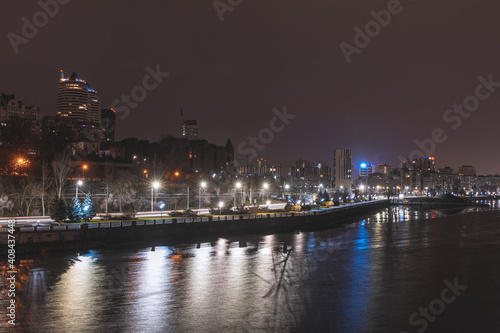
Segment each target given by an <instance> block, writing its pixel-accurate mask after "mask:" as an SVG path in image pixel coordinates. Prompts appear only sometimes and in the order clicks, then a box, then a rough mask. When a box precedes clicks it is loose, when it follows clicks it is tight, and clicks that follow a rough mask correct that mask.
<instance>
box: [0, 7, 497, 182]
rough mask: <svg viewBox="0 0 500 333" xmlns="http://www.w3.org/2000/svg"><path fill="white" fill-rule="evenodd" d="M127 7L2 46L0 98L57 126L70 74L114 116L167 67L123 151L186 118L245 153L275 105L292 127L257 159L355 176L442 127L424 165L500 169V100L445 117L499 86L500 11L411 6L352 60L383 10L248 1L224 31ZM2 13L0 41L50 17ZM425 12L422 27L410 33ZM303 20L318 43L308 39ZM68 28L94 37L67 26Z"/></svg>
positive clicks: (186, 10) (208, 14)
mask: <svg viewBox="0 0 500 333" xmlns="http://www.w3.org/2000/svg"><path fill="white" fill-rule="evenodd" d="M119 4H121V2H107V3H99V2H96V3H95V4H94V6H88V7H84V6H82V5H80V4H78V3H77V2H69V3H67V4H64V5H60V6H59V11H58V13H57V14H56V15H54V17H51V18H50V20H49V22H48V23H47V24H46V25H44V26H43V27H39V28H37V30H38V32H37V33H36V35H35V36H33V37H32V38H28V42H26V43H22V44H19V45H18V52H17V53H16V52H15V50H14V48H13V46H12V43H11V41H10V40H9V39H8V38H4V39H3V42H2V43H3V44H2V45H3V46H4V47H2V49H1V50H0V54H1V55H2V59H4V62H3V63H2V65H0V66H1V67H0V68H2V73H4V75H3V80H2V82H0V90H1V91H3V92H5V93H9V92H14V93H16V96H17V98H20V99H22V100H24V101H26V103H27V104H30V105H37V106H38V107H39V108H40V109H41V112H42V114H43V115H45V116H47V115H53V113H54V111H55V105H56V99H55V94H56V92H57V83H56V82H57V78H58V73H59V70H61V69H63V70H65V72H69V73H71V72H73V71H75V72H77V73H78V74H79V75H81V77H84V78H85V79H86V80H88V82H91V84H92V86H93V87H94V88H96V89H97V90H98V91H99V98H100V99H101V107H102V108H109V107H111V104H112V103H113V101H115V100H116V99H120V96H121V94H130V92H131V91H132V89H134V87H136V86H138V85H142V84H143V79H144V78H145V76H146V75H148V73H150V71H148V69H147V68H150V69H151V71H153V72H154V71H155V70H156V68H157V66H159V67H158V68H159V70H160V71H162V72H165V73H169V75H168V77H164V78H162V79H163V82H162V83H161V84H157V87H156V88H155V89H154V90H148V91H147V94H148V95H147V97H146V98H145V99H144V100H143V101H141V102H139V103H137V104H138V105H137V107H136V108H134V109H131V110H130V113H129V115H128V116H127V117H126V119H117V123H118V124H117V127H118V128H120V130H119V131H118V132H117V134H118V138H117V139H118V140H120V139H123V138H125V137H134V136H135V137H139V138H145V139H149V140H153V141H155V140H158V139H159V138H160V136H161V135H167V134H172V135H176V133H177V132H178V130H177V128H178V112H179V110H180V109H181V108H183V109H184V111H185V112H186V113H188V114H189V116H190V118H192V119H197V121H198V125H199V127H200V137H201V138H206V139H207V140H208V141H209V142H215V143H217V144H224V143H225V142H226V140H227V137H231V139H232V141H233V144H234V146H235V153H236V154H237V155H238V150H237V149H236V148H237V147H238V144H239V143H241V142H244V141H245V140H246V139H247V138H248V137H249V136H255V135H256V134H257V133H259V131H260V130H261V129H262V128H265V127H266V126H268V124H269V121H270V119H271V118H272V117H273V111H272V110H273V109H274V108H277V109H279V110H281V109H282V108H283V107H284V106H286V107H287V109H288V111H289V113H291V114H295V115H297V118H296V120H292V121H290V124H288V125H287V126H286V128H285V129H284V130H283V131H281V132H279V133H276V134H275V135H274V140H272V142H270V143H269V144H267V145H266V146H265V148H264V149H263V150H262V151H261V152H259V157H260V156H262V157H264V158H266V159H268V160H276V161H284V162H286V163H293V162H294V161H295V160H297V159H299V158H303V159H307V160H325V161H327V162H328V163H329V164H331V155H332V150H333V149H334V148H335V147H349V148H350V149H352V152H353V162H354V164H355V165H356V164H358V163H359V162H361V161H369V162H370V163H375V164H378V163H390V164H391V165H393V166H395V165H397V164H398V163H399V160H398V156H409V155H410V154H411V153H412V151H414V150H416V149H419V147H418V146H417V145H416V144H415V140H418V141H419V142H423V141H425V140H428V139H430V138H432V137H433V131H434V130H435V129H438V128H440V129H443V131H444V133H443V134H442V135H445V136H446V137H447V140H445V141H444V142H443V143H439V144H435V151H434V152H433V153H432V154H425V155H433V156H436V157H437V161H438V166H439V167H444V166H451V167H454V168H458V167H460V166H461V165H470V164H472V165H474V166H475V167H476V169H477V173H478V174H496V173H498V172H499V170H500V157H497V156H496V154H494V153H493V152H494V151H495V150H494V149H495V148H496V146H497V145H498V139H497V138H496V137H495V136H493V135H491V134H492V133H494V131H495V130H496V126H495V125H496V122H495V120H496V114H495V110H497V109H498V107H499V106H500V97H497V93H495V92H494V91H493V92H491V95H490V96H489V97H488V98H487V99H485V100H484V101H481V105H480V106H479V109H478V110H477V111H475V113H470V115H468V116H467V118H465V117H463V118H462V119H457V120H454V121H450V122H446V121H445V120H444V117H445V115H446V113H447V111H448V110H449V109H451V110H453V109H454V104H461V103H464V101H465V100H466V99H467V97H468V96H470V95H473V94H474V93H475V90H476V87H477V85H478V84H479V83H480V82H481V81H480V80H479V79H478V78H480V77H482V78H483V79H484V80H486V81H488V78H489V76H491V78H492V79H491V80H492V81H493V82H497V80H499V79H497V77H499V78H500V76H497V73H499V68H498V64H497V61H496V56H495V55H496V54H498V46H497V45H496V44H495V43H489V42H487V41H488V40H492V39H493V38H494V31H497V30H498V29H496V28H497V27H498V25H499V23H498V22H497V20H496V18H495V15H494V13H495V12H496V10H495V9H496V8H497V6H498V4H492V3H489V2H487V1H475V2H472V1H466V2H464V3H461V4H459V5H454V6H445V5H443V4H430V3H424V2H412V3H404V4H403V8H404V10H403V11H402V12H400V13H399V14H397V15H393V17H392V21H391V22H390V24H389V25H388V26H387V27H384V28H383V29H382V30H381V31H380V34H379V35H377V36H375V37H373V38H371V41H370V43H369V45H368V46H366V47H365V48H363V49H362V50H361V52H359V53H356V54H352V56H351V58H352V59H351V60H352V61H351V62H350V63H347V62H346V58H345V55H344V54H343V52H342V49H341V48H339V45H340V44H341V43H342V42H345V43H348V44H350V45H354V44H353V38H354V37H355V33H356V32H355V30H353V28H355V27H358V26H359V27H364V25H365V24H366V23H367V22H369V21H370V20H373V17H372V15H371V14H370V12H371V11H372V10H374V11H376V12H378V11H380V10H382V9H384V8H385V7H386V6H387V2H386V1H377V2H370V3H366V4H358V5H356V6H351V5H340V4H334V3H309V4H303V3H301V2H297V4H293V3H290V2H286V3H285V2H276V3H273V4H266V5H265V6H264V7H262V6H260V5H258V4H255V3H243V4H241V5H239V6H238V7H236V8H234V11H231V12H229V11H228V12H225V13H224V15H223V16H224V20H223V21H221V20H220V17H219V15H218V13H217V12H216V11H215V10H214V8H213V5H212V3H207V4H203V5H193V4H185V3H180V4H168V5H167V4H157V3H146V4H148V6H146V5H145V4H143V3H141V4H134V3H132V4H129V5H128V6H125V7H124V8H123V10H121V11H120V16H118V17H117V16H115V15H114V14H113V13H114V9H115V6H117V5H119ZM151 6H153V7H154V9H155V10H154V11H152V10H151ZM5 10H6V12H9V13H10V14H9V17H8V18H6V20H4V21H3V22H2V23H0V25H1V27H2V28H3V30H4V31H8V32H12V33H15V34H18V35H22V27H23V24H24V23H23V21H22V20H21V19H22V18H23V17H26V18H27V20H28V21H32V17H33V15H34V14H35V13H37V11H40V10H42V9H41V7H40V6H39V5H38V4H36V3H33V4H32V5H30V6H26V5H25V4H21V3H8V4H5ZM283 13H285V14H287V16H288V17H289V18H290V19H289V20H285V21H283V20H282V21H280V24H276V22H275V21H274V18H275V17H276V16H278V15H283ZM180 14H182V15H180ZM423 15H425V18H426V25H425V26H422V25H419V26H420V29H417V30H415V29H413V26H414V25H415V24H417V23H418V22H419V20H421V18H422V17H423ZM84 17H85V19H84ZM257 17H258V18H259V20H256V19H255V18H257ZM89 19H90V20H89ZM88 22H92V23H91V24H88ZM129 22H134V23H133V24H129ZM295 22H303V23H304V24H305V25H307V26H308V29H307V30H308V31H315V32H316V34H313V35H311V34H310V33H308V34H305V33H304V32H303V31H302V29H301V26H302V25H301V24H295ZM143 23H144V24H143ZM66 24H74V25H75V26H78V25H79V24H82V26H86V29H81V31H78V30H75V29H64V28H63V27H64V26H65V25H66ZM190 25H192V26H199V25H201V26H203V27H204V29H203V30H204V31H203V32H202V33H199V32H197V33H196V34H193V32H192V31H191V30H190V29H185V28H182V27H186V26H190ZM263 27H266V28H265V29H264V28H263ZM102 31H107V32H106V33H101V32H102ZM276 35H277V36H280V38H279V39H276V38H274V36H276ZM109 36H113V38H112V39H110V38H109ZM252 36H255V37H252ZM311 36H313V37H311ZM75 42H77V43H76V44H77V45H85V46H86V47H85V48H82V47H77V46H75ZM410 46H411V47H410ZM34 50H39V51H38V53H39V54H37V61H36V62H33V61H30V60H29V59H31V58H32V57H33V54H34V53H33V51H34ZM250 52H254V53H250ZM249 54H251V55H252V56H249ZM26 77H29V80H26ZM149 85H151V86H153V85H156V84H155V82H154V81H149ZM485 92H487V90H483V91H482V93H483V94H484V93H485ZM149 115H151V117H150V116H149ZM447 115H448V116H449V117H451V116H452V115H450V114H447ZM453 116H455V117H456V116H458V114H457V113H454V114H453ZM148 119H154V120H155V121H148ZM242 119H244V120H242ZM385 120H388V121H385ZM458 121H460V123H458ZM457 126H458V127H457ZM454 127H457V128H456V129H455V128H454ZM297 133H300V135H297ZM442 135H441V136H442ZM430 147H431V146H430ZM431 148H432V147H431ZM239 156H240V157H241V154H240V155H239Z"/></svg>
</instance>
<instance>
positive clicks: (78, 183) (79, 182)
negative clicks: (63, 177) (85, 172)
mask: <svg viewBox="0 0 500 333" xmlns="http://www.w3.org/2000/svg"><path fill="white" fill-rule="evenodd" d="M82 185H83V182H82V181H81V180H79V181H77V182H76V191H75V199H78V186H82Z"/></svg>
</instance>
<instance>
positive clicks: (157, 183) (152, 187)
mask: <svg viewBox="0 0 500 333" xmlns="http://www.w3.org/2000/svg"><path fill="white" fill-rule="evenodd" d="M159 188H160V183H159V182H153V183H152V184H151V212H153V211H154V203H153V197H154V190H157V189H159Z"/></svg>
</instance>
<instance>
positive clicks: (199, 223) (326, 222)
mask: <svg viewBox="0 0 500 333" xmlns="http://www.w3.org/2000/svg"><path fill="white" fill-rule="evenodd" d="M389 206H390V203H389V201H388V200H380V201H371V202H366V203H358V204H352V205H346V206H337V207H334V208H327V209H322V210H317V211H310V212H298V213H281V214H264V215H235V216H228V217H225V216H224V217H218V216H216V217H210V218H188V219H178V220H167V219H163V220H150V221H122V222H107V223H93V224H75V225H67V226H51V227H16V228H15V232H14V236H15V238H16V252H17V253H19V254H25V253H42V254H43V253H44V252H53V251H64V250H78V249H92V248H100V247H106V246H107V245H118V244H133V243H137V242H151V243H153V242H158V241H174V240H182V239H197V238H204V237H210V238H218V237H227V236H238V235H248V234H254V235H255V234H270V233H283V232H293V231H296V230H312V229H319V228H323V227H335V226H337V225H340V224H341V223H342V221H345V220H346V219H348V218H353V217H356V216H361V215H363V214H366V213H369V212H371V211H375V210H378V209H382V208H387V207H389ZM227 218H229V219H227ZM221 219H222V220H221ZM166 221H167V222H166ZM168 221H170V222H168ZM5 231H6V230H5ZM5 231H4V232H2V233H0V244H2V246H1V247H0V253H6V252H7V246H6V244H7V232H5Z"/></svg>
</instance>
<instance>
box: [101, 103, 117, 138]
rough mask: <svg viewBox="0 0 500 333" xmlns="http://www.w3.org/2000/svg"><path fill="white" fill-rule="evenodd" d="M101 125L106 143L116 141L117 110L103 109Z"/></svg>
mask: <svg viewBox="0 0 500 333" xmlns="http://www.w3.org/2000/svg"><path fill="white" fill-rule="evenodd" d="M101 126H102V129H103V131H104V143H113V142H115V141H116V112H115V110H113V109H102V110H101Z"/></svg>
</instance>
